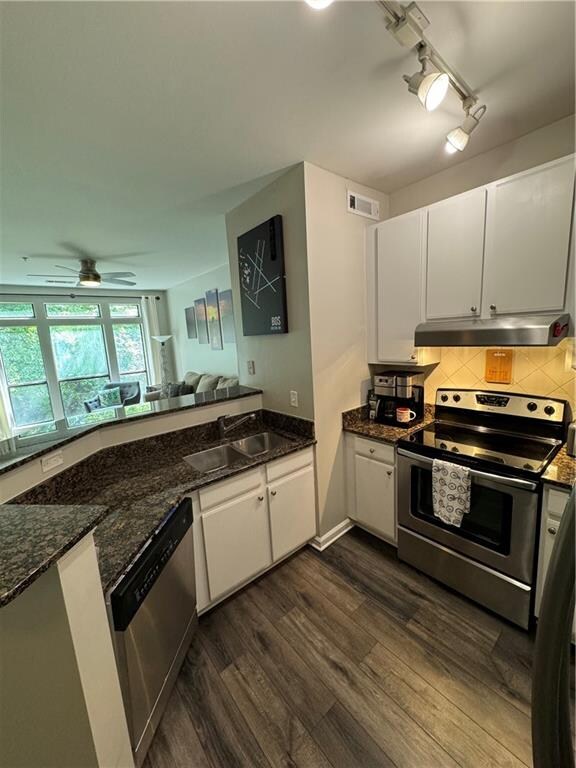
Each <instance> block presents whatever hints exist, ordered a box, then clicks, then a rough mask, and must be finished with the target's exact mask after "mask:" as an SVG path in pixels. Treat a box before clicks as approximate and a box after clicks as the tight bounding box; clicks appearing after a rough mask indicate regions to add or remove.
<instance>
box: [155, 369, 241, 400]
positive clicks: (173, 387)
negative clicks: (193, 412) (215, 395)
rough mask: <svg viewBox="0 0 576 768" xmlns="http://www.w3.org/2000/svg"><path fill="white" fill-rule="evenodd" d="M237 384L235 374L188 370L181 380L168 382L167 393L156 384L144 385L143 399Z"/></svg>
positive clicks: (198, 391)
mask: <svg viewBox="0 0 576 768" xmlns="http://www.w3.org/2000/svg"><path fill="white" fill-rule="evenodd" d="M237 386H238V377H237V376H222V375H221V374H215V373H197V372H196V371H188V372H187V373H186V374H185V376H184V378H183V379H182V381H175V382H171V383H170V384H168V393H167V394H166V395H163V394H162V391H161V387H160V386H158V385H154V386H149V387H146V392H145V394H144V400H146V401H147V402H149V401H150V400H160V399H161V398H162V397H181V396H182V395H195V394H201V393H203V392H213V391H214V390H216V389H228V388H229V387H237Z"/></svg>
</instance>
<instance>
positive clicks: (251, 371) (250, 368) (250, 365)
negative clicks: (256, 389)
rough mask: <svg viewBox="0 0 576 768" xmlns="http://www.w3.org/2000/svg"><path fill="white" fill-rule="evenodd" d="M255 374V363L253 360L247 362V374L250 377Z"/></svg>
mask: <svg viewBox="0 0 576 768" xmlns="http://www.w3.org/2000/svg"><path fill="white" fill-rule="evenodd" d="M255 373H256V363H255V362H254V360H248V374H249V375H250V376H254V374H255Z"/></svg>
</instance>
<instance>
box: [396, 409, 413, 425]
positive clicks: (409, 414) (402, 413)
mask: <svg viewBox="0 0 576 768" xmlns="http://www.w3.org/2000/svg"><path fill="white" fill-rule="evenodd" d="M415 418H416V414H415V412H414V411H411V410H410V408H396V421H403V422H407V421H414V419H415Z"/></svg>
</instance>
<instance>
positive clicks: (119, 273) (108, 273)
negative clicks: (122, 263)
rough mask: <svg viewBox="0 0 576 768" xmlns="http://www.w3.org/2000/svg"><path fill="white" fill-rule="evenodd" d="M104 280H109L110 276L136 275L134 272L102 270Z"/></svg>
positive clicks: (101, 274)
mask: <svg viewBox="0 0 576 768" xmlns="http://www.w3.org/2000/svg"><path fill="white" fill-rule="evenodd" d="M100 277H101V278H102V280H107V279H108V278H109V277H136V275H135V274H134V272H100Z"/></svg>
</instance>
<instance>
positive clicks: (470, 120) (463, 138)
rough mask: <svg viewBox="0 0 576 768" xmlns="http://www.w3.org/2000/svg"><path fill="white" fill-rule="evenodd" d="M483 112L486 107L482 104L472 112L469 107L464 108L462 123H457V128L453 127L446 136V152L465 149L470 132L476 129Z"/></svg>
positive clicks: (450, 152)
mask: <svg viewBox="0 0 576 768" xmlns="http://www.w3.org/2000/svg"><path fill="white" fill-rule="evenodd" d="M485 112H486V107H485V106H484V105H482V106H481V107H478V109H476V110H475V111H474V112H473V113H471V112H470V109H468V110H466V117H465V118H464V122H463V123H462V125H459V126H458V128H454V129H453V130H452V131H450V133H449V134H448V135H447V136H446V152H448V154H450V155H452V154H454V153H455V152H462V151H463V150H464V149H466V146H467V144H468V139H469V138H470V134H471V133H472V131H474V130H475V129H476V127H477V125H478V123H479V122H480V118H481V117H482V116H483V115H484V113H485Z"/></svg>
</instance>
